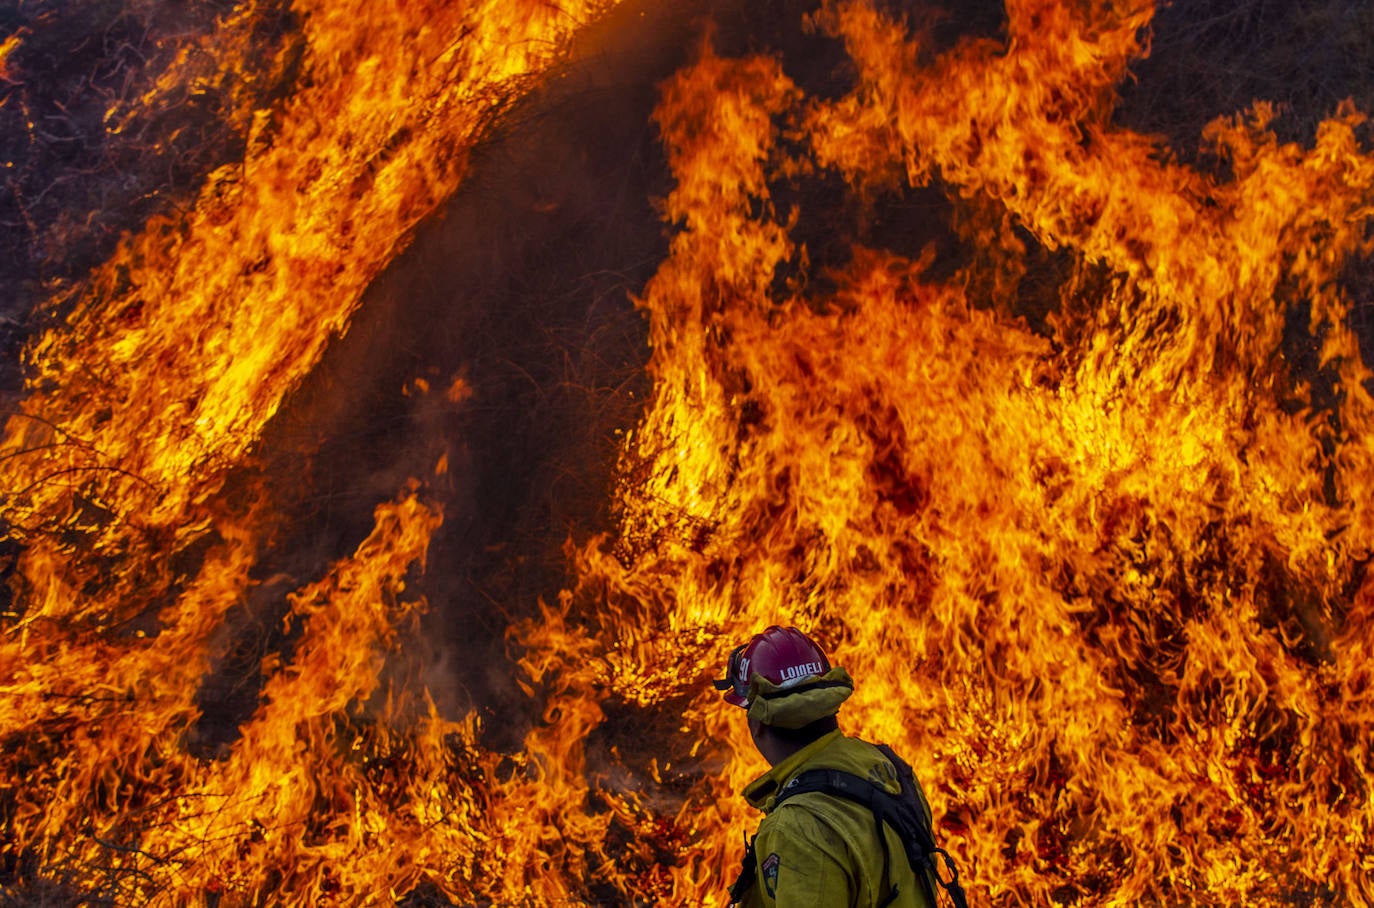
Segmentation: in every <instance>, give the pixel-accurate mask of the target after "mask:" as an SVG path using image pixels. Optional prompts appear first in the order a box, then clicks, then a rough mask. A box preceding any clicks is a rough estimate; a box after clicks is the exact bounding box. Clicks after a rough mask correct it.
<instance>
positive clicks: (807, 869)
mask: <svg viewBox="0 0 1374 908" xmlns="http://www.w3.org/2000/svg"><path fill="white" fill-rule="evenodd" d="M809 769H841V770H844V771H846V772H850V773H853V774H854V775H857V776H859V777H861V778H866V779H868V780H869V781H870V782H873V783H874V784H878V785H881V786H882V787H884V788H886V789H887V790H888V791H890V792H892V793H893V794H900V793H901V783H900V782H899V781H898V779H897V773H896V769H895V768H894V767H893V765H892V763H890V762H889V761H888V760H887V758H886V757H884V756H883V755H882V753H881V751H879V750H878V749H877V748H876V747H874V746H873V745H872V744H868V743H865V742H864V741H860V740H858V739H857V738H850V737H847V736H845V735H844V734H843V733H842V732H840V731H833V732H831V733H829V734H827V735H825V736H824V737H822V738H820V739H818V740H816V741H813V742H812V743H810V744H808V745H807V746H806V747H804V748H803V749H802V750H799V751H798V752H797V753H795V754H793V755H792V756H790V757H788V758H787V759H786V760H784V761H782V762H781V763H779V764H778V765H777V766H774V767H773V768H772V769H771V770H770V771H769V772H768V773H767V774H765V775H763V776H761V777H760V778H758V779H756V780H755V781H754V782H753V783H751V784H750V785H749V786H748V787H747V788H745V790H744V797H745V799H746V800H748V801H749V803H750V804H752V805H753V806H755V807H758V808H759V809H761V810H762V811H763V812H764V814H765V816H764V818H763V820H762V821H761V822H760V823H759V829H758V835H757V837H756V838H755V839H754V860H755V861H756V862H757V868H756V869H757V874H756V875H755V878H754V883H753V885H752V886H751V887H750V889H749V890H748V892H746V893H745V894H744V895H743V897H742V899H741V901H740V904H741V905H742V906H744V908H760V906H762V908H802V906H807V908H813V906H814V908H846V906H847V908H877V906H880V905H886V906H889V908H935V906H934V905H932V904H931V902H930V901H929V899H928V897H927V895H926V891H925V889H924V888H923V887H922V886H921V884H920V883H919V882H918V880H917V879H916V874H915V872H914V871H913V870H912V869H911V866H910V864H909V863H908V862H907V858H906V851H905V850H904V848H903V846H902V841H901V838H900V837H899V836H898V835H897V833H896V832H894V831H893V830H892V828H891V827H888V826H883V827H882V834H883V835H884V836H885V837H886V839H887V848H886V850H884V848H883V843H882V842H881V841H880V840H879V838H878V835H879V832H878V829H879V827H878V823H877V821H876V820H875V819H874V816H873V812H872V811H871V810H869V809H868V807H866V806H865V805H862V804H859V803H856V802H854V801H851V800H849V799H848V798H844V797H841V796H837V795H831V794H826V793H824V792H819V791H813V792H806V793H803V794H798V795H794V796H793V797H790V798H788V799H786V800H785V801H784V802H783V803H782V804H780V805H777V809H774V804H775V801H776V796H777V794H778V792H780V791H781V790H782V789H783V787H784V786H786V785H787V783H788V782H789V781H791V780H792V779H793V778H794V777H796V776H797V775H798V774H799V773H801V772H804V771H806V770H809ZM917 792H918V793H919V795H920V798H921V805H922V807H923V809H924V811H925V814H926V816H927V818H929V816H930V805H929V804H928V803H927V801H926V797H925V792H923V791H921V789H920V783H919V782H917ZM894 886H895V887H896V890H897V892H896V895H895V897H892V888H893V887H894ZM889 898H890V899H891V900H890V901H888V899H889Z"/></svg>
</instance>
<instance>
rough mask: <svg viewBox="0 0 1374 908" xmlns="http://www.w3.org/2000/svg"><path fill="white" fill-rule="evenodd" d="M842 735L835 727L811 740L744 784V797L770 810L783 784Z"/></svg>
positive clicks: (765, 809)
mask: <svg viewBox="0 0 1374 908" xmlns="http://www.w3.org/2000/svg"><path fill="white" fill-rule="evenodd" d="M843 737H844V733H843V732H842V731H840V730H839V729H835V730H834V731H832V732H827V733H826V734H824V735H822V736H821V737H819V738H817V739H816V740H814V741H812V742H811V743H810V744H808V745H806V746H805V747H803V748H802V749H801V750H799V751H797V752H796V753H794V754H792V755H791V756H790V757H788V758H787V759H785V760H783V761H782V762H781V763H779V764H778V765H777V766H774V767H773V768H772V769H770V770H768V772H766V773H764V774H763V775H761V776H759V777H758V778H757V779H755V780H754V781H752V782H750V783H749V784H748V785H747V786H745V789H744V799H745V800H746V801H748V802H749V803H750V805H752V806H754V807H757V808H758V809H760V810H762V811H763V812H764V813H769V812H771V811H772V810H773V802H774V800H775V798H776V796H777V793H778V792H780V791H782V788H783V786H784V785H786V784H787V783H788V782H790V781H792V777H793V776H795V775H797V773H799V772H801V771H802V768H803V767H805V766H806V764H807V763H809V762H811V760H812V759H813V758H814V757H815V756H816V755H817V754H819V753H820V752H821V751H823V750H825V749H826V748H827V747H829V746H830V745H831V744H832V743H833V742H835V741H836V740H837V739H839V738H843Z"/></svg>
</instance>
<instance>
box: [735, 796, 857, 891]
mask: <svg viewBox="0 0 1374 908" xmlns="http://www.w3.org/2000/svg"><path fill="white" fill-rule="evenodd" d="M754 856H755V859H756V860H757V861H758V871H759V872H758V878H757V884H756V885H757V887H758V892H759V896H760V903H761V904H762V905H763V906H764V908H848V906H851V905H853V904H854V899H855V892H856V891H857V890H856V886H855V881H854V869H853V863H852V862H853V857H852V856H851V855H850V853H849V846H848V845H847V844H846V843H845V841H844V839H843V838H841V836H840V835H839V833H838V832H837V831H836V830H835V829H834V828H833V827H831V826H830V825H828V824H827V823H825V821H824V820H822V819H821V818H819V817H818V816H816V815H815V814H814V813H812V812H811V811H809V810H805V809H802V808H801V807H800V806H783V807H779V808H778V809H777V810H775V811H774V812H773V813H771V814H769V815H768V816H767V817H765V818H764V821H763V822H762V823H760V824H759V833H758V839H757V840H756V841H755V842H754Z"/></svg>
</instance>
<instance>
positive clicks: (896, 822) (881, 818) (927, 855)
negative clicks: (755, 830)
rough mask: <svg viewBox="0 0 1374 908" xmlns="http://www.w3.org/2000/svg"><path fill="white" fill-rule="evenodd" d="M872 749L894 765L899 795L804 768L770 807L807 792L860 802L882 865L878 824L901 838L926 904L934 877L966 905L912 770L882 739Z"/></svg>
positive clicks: (959, 907) (845, 775) (960, 906)
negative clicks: (874, 831) (943, 871)
mask: <svg viewBox="0 0 1374 908" xmlns="http://www.w3.org/2000/svg"><path fill="white" fill-rule="evenodd" d="M878 749H879V750H880V751H881V752H882V754H883V756H885V757H887V759H888V760H890V761H891V762H892V765H893V766H894V767H895V768H896V770H897V776H898V778H899V780H900V781H901V785H902V794H901V796H900V797H899V796H897V795H894V794H892V793H891V792H889V791H888V790H886V789H885V788H880V787H879V786H877V785H874V784H873V783H872V782H870V781H868V780H867V779H864V778H861V777H859V776H856V775H854V774H853V773H849V772H845V771H843V770H840V769H809V770H807V771H806V772H803V773H799V774H798V775H797V776H796V777H795V778H793V779H792V781H791V782H789V783H787V786H786V787H784V788H783V790H782V791H780V792H778V794H777V796H776V798H775V799H774V802H773V809H774V810H776V809H777V808H778V805H780V804H782V802H783V801H785V800H786V799H788V798H792V797H795V796H796V795H799V794H807V793H810V792H822V793H824V794H830V795H837V796H839V797H842V798H847V799H849V800H851V801H854V802H856V803H859V804H862V805H864V806H865V807H867V808H868V809H869V810H870V811H872V813H873V816H874V819H875V820H876V821H877V823H878V841H880V842H882V844H883V861H884V866H885V867H886V866H887V865H888V863H890V856H889V855H888V853H887V837H886V836H885V835H883V832H882V826H883V824H884V823H886V824H887V825H889V826H891V827H892V828H893V829H895V830H896V831H897V833H898V834H899V835H900V836H901V837H902V840H903V842H904V843H907V848H906V853H907V859H908V861H909V862H910V863H911V867H912V869H913V870H915V871H916V878H917V880H918V882H919V883H920V885H921V887H922V888H923V889H924V890H925V892H926V897H927V900H928V901H929V902H930V904H931V905H932V906H934V905H935V904H936V898H935V888H934V885H933V884H932V882H931V881H932V880H934V883H935V884H938V885H939V886H940V888H941V889H943V890H945V892H946V893H948V894H949V897H950V900H951V901H953V902H954V904H955V908H968V901H967V899H966V898H965V896H964V890H963V887H962V886H960V885H959V872H958V870H957V869H956V868H955V866H954V862H953V861H952V860H951V859H950V856H949V853H948V852H946V851H945V850H944V849H942V848H939V847H937V846H936V844H935V836H934V833H933V832H932V831H931V828H930V822H929V821H928V820H927V819H926V816H925V811H923V810H922V809H921V808H920V806H919V805H920V800H919V798H918V797H917V795H916V783H915V781H914V780H915V776H914V775H913V774H912V771H911V767H910V766H908V765H907V763H906V761H905V760H903V759H902V758H901V757H899V756H897V754H896V753H895V752H894V751H893V750H892V748H890V747H888V746H887V745H886V744H883V745H879V747H878ZM913 846H914V847H913ZM935 855H939V856H941V857H942V858H944V862H945V866H946V868H947V869H948V871H949V875H950V879H949V881H948V882H946V880H945V879H944V877H942V876H941V875H940V871H939V867H938V866H937V864H936V863H935ZM895 897H896V895H895V893H892V894H890V895H889V900H891V899H892V898H895Z"/></svg>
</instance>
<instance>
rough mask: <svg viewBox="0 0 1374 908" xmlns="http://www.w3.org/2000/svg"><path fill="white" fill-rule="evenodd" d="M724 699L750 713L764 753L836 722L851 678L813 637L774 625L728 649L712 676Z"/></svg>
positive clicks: (851, 686) (801, 741)
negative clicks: (722, 668)
mask: <svg viewBox="0 0 1374 908" xmlns="http://www.w3.org/2000/svg"><path fill="white" fill-rule="evenodd" d="M715 685H716V689H717V690H720V691H722V692H723V693H724V698H725V702H727V703H731V704H733V705H735V706H739V707H742V708H743V709H745V710H746V712H747V714H748V716H749V731H750V733H751V734H752V735H753V737H754V743H755V744H756V745H758V748H759V750H760V751H762V752H763V754H764V756H765V757H767V758H768V760H769V762H776V760H775V759H774V756H775V754H776V753H779V752H781V751H782V750H790V749H793V745H801V744H804V743H805V742H806V741H808V740H811V739H814V738H815V737H817V736H818V735H819V734H824V733H825V732H827V731H830V730H833V729H834V728H836V727H837V724H836V721H835V713H836V712H838V711H839V708H840V704H841V703H843V702H844V701H845V700H846V699H847V698H848V697H849V695H850V694H851V693H853V692H854V682H853V680H851V679H850V677H849V673H848V672H847V671H845V670H844V669H843V668H838V667H836V668H832V667H831V665H830V660H829V659H828V658H826V655H825V651H824V650H822V649H821V648H820V647H819V646H818V645H817V644H816V642H815V641H814V640H812V639H811V638H810V637H808V636H807V635H806V634H804V633H802V632H801V631H799V630H797V629H796V628H795V627H778V626H777V625H773V626H772V627H769V628H766V629H765V630H764V631H762V632H761V633H758V634H755V635H754V636H753V637H752V638H751V639H750V640H749V641H748V642H747V643H743V644H740V645H739V646H737V647H735V648H734V650H733V651H732V652H731V653H730V658H729V662H728V664H727V667H726V672H725V677H724V678H722V679H721V680H719V681H716V682H715Z"/></svg>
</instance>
